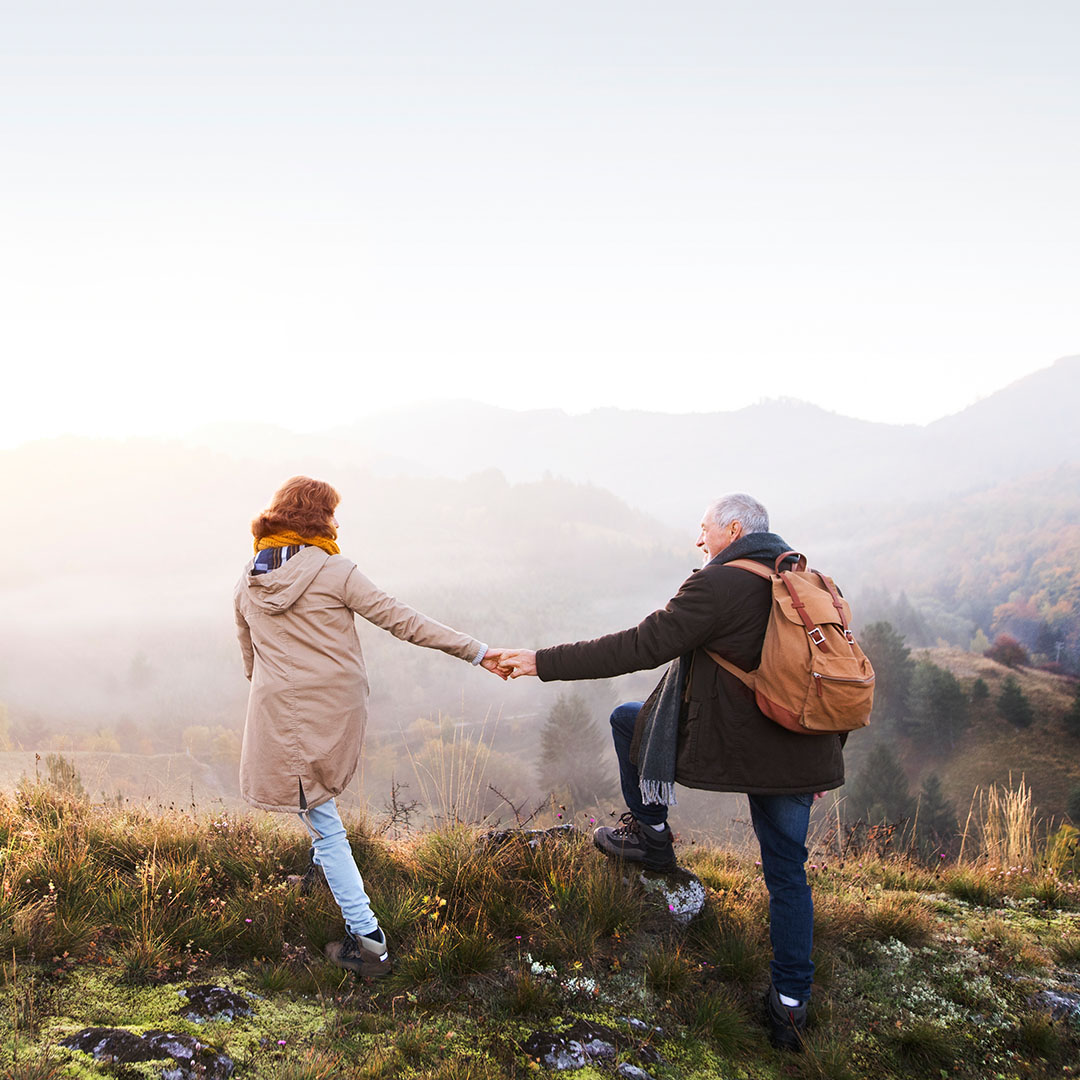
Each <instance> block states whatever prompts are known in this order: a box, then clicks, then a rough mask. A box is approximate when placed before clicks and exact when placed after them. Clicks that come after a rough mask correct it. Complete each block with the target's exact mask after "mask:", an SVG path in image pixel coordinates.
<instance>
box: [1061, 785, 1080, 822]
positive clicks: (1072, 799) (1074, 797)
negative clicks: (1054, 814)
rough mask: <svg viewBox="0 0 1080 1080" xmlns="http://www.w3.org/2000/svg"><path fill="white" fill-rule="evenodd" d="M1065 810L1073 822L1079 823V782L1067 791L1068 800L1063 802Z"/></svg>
mask: <svg viewBox="0 0 1080 1080" xmlns="http://www.w3.org/2000/svg"><path fill="white" fill-rule="evenodd" d="M1065 812H1066V813H1067V814H1068V815H1069V817H1071V818H1072V819H1073V822H1074V824H1076V825H1080V784H1077V785H1076V787H1074V788H1073V789H1072V791H1070V792H1069V801H1068V802H1067V803H1066V804H1065Z"/></svg>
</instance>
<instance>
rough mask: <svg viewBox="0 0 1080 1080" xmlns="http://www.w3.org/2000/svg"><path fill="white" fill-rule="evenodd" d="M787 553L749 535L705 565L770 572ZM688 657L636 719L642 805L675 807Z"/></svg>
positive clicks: (780, 544)
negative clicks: (757, 566) (746, 563)
mask: <svg viewBox="0 0 1080 1080" xmlns="http://www.w3.org/2000/svg"><path fill="white" fill-rule="evenodd" d="M790 550H791V548H790V547H789V546H788V545H787V544H786V543H785V542H784V540H782V539H781V538H780V537H779V536H777V535H776V533H749V534H748V535H747V536H740V537H739V539H738V540H736V541H735V542H734V543H732V544H729V545H728V546H727V547H726V548H724V550H723V551H721V552H720V554H719V555H717V556H716V558H715V559H713V560H712V561H711V562H710V563H709V565H710V566H713V565H714V564H715V565H720V564H723V563H727V562H732V561H734V560H735V559H754V560H756V561H757V562H761V563H765V564H766V565H768V566H769V568H770V569H771V568H772V567H773V566H774V565H775V563H776V559H777V558H778V557H779V556H780V555H783V553H784V552H785V551H790ZM702 644H704V642H702ZM691 656H692V654H690V653H687V654H686V655H685V656H680V657H679V658H678V660H673V661H672V662H671V664H670V665H669V666H668V669H667V671H665V672H664V677H663V678H662V679H661V680H660V683H659V684H658V685H657V687H656V689H655V690H653V692H652V693H651V694H650V695H649V698H648V700H647V701H646V702H645V704H644V705H642V707H641V713H640V714H639V715H638V720H637V723H638V724H639V725H641V738H640V740H639V742H638V756H637V767H638V786H639V787H640V788H641V800H642V802H644V803H645V804H646V805H649V804H656V803H662V804H663V805H664V806H675V805H676V799H675V754H676V751H677V749H678V743H679V719H680V717H681V715H682V702H683V695H684V692H685V688H686V680H687V679H688V678H689V675H690V660H691Z"/></svg>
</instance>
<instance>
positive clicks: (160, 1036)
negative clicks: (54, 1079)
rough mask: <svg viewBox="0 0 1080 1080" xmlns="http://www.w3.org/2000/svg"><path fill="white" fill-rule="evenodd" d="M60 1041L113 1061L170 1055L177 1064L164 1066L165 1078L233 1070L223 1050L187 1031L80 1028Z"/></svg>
mask: <svg viewBox="0 0 1080 1080" xmlns="http://www.w3.org/2000/svg"><path fill="white" fill-rule="evenodd" d="M60 1045H61V1046H66V1047H67V1048H68V1049H70V1050H81V1051H82V1052H83V1053H84V1054H89V1055H90V1056H91V1057H93V1059H94V1060H95V1061H104V1062H108V1063H110V1064H116V1065H121V1064H130V1063H133V1062H138V1061H155V1060H157V1059H158V1058H172V1059H173V1061H175V1062H177V1063H178V1065H179V1068H178V1069H166V1070H165V1072H164V1073H163V1076H167V1077H168V1078H169V1080H193V1078H194V1077H198V1078H199V1080H226V1078H227V1077H229V1076H231V1075H232V1071H233V1062H232V1059H231V1058H228V1057H226V1056H225V1054H223V1053H221V1052H220V1051H217V1050H215V1049H214V1048H213V1047H211V1046H207V1045H205V1043H201V1042H199V1040H198V1039H196V1038H194V1037H193V1036H191V1035H177V1034H174V1033H173V1032H169V1031H147V1032H145V1033H144V1034H142V1035H136V1034H135V1033H134V1032H131V1031H127V1030H126V1029H124V1028H84V1029H83V1030H82V1031H79V1032H76V1033H75V1034H74V1035H70V1036H68V1038H66V1039H62V1040H61V1042H60Z"/></svg>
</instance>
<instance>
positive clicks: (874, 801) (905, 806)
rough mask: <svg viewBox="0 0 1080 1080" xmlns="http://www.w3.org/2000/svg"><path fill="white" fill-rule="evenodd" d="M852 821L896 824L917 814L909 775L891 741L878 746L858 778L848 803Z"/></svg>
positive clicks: (848, 813)
mask: <svg viewBox="0 0 1080 1080" xmlns="http://www.w3.org/2000/svg"><path fill="white" fill-rule="evenodd" d="M845 806H846V810H847V816H848V817H849V818H861V819H863V820H864V821H869V822H870V823H871V824H873V825H877V824H880V823H881V822H882V821H887V822H890V823H893V824H895V823H896V822H898V821H902V820H904V819H905V818H910V817H911V816H912V815H913V814H914V811H915V800H914V799H913V798H912V797H911V788H910V787H909V786H908V780H907V776H906V775H905V774H904V770H903V767H902V766H901V764H900V762H899V760H898V759H897V757H896V755H895V754H894V753H893V752H892V749H891V748H890V747H889V744H888V743H887V742H882V743H878V745H877V746H875V747H874V749H873V750H871V751H870V753H869V755H868V756H867V758H866V764H865V765H864V766H863V768H862V771H861V772H860V773H859V775H858V776H856V777H855V780H854V782H853V783H852V785H851V788H850V789H849V791H848V793H847V800H846V803H845Z"/></svg>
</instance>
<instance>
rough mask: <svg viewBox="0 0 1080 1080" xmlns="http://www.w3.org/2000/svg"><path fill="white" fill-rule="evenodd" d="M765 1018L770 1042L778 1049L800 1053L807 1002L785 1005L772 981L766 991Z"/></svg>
mask: <svg viewBox="0 0 1080 1080" xmlns="http://www.w3.org/2000/svg"><path fill="white" fill-rule="evenodd" d="M765 1018H766V1020H767V1021H768V1024H769V1042H771V1043H772V1044H773V1046H775V1047H776V1048H777V1049H778V1050H794V1051H795V1052H796V1053H800V1052H801V1051H802V1048H803V1038H804V1035H805V1032H806V1002H805V1001H804V1002H803V1003H802V1004H801V1005H785V1004H784V1003H783V1002H782V1001H781V1000H780V995H779V994H778V993H777V992H776V987H775V986H773V985H772V984H771V983H770V984H769V989H768V990H766V991H765Z"/></svg>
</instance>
